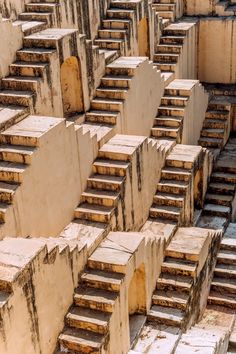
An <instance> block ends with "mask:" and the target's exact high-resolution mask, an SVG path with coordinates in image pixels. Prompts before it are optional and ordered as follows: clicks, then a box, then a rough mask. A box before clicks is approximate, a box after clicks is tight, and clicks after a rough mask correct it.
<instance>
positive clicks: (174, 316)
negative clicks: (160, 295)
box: [148, 305, 184, 327]
mask: <svg viewBox="0 0 236 354" xmlns="http://www.w3.org/2000/svg"><path fill="white" fill-rule="evenodd" d="M148 320H149V321H150V322H155V323H158V324H165V325H167V326H177V327H181V326H182V324H183V322H184V312H183V311H182V310H179V309H176V308H168V307H163V306H156V305H154V306H152V307H151V309H150V310H149V311H148Z"/></svg>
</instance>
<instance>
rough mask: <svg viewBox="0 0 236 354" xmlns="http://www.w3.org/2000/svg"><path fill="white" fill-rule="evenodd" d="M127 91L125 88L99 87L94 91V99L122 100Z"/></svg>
mask: <svg viewBox="0 0 236 354" xmlns="http://www.w3.org/2000/svg"><path fill="white" fill-rule="evenodd" d="M127 92H128V90H127V89H125V88H112V87H108V88H107V87H99V88H97V89H96V97H98V98H104V99H115V100H116V99H118V100H124V99H125V98H126V95H127Z"/></svg>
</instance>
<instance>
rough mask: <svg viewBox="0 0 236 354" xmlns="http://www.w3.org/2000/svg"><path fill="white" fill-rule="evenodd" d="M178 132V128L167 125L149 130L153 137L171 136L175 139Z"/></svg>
mask: <svg viewBox="0 0 236 354" xmlns="http://www.w3.org/2000/svg"><path fill="white" fill-rule="evenodd" d="M179 133H180V129H179V128H176V127H168V126H160V127H157V126H156V127H154V128H152V130H151V134H152V136H153V137H155V138H171V139H175V140H176V139H177V138H178V135H179Z"/></svg>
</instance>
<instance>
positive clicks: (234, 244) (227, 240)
mask: <svg viewBox="0 0 236 354" xmlns="http://www.w3.org/2000/svg"><path fill="white" fill-rule="evenodd" d="M220 249H221V250H228V251H233V252H236V239H235V238H234V237H231V236H230V237H227V235H225V236H224V238H223V239H222V240H221V244H220Z"/></svg>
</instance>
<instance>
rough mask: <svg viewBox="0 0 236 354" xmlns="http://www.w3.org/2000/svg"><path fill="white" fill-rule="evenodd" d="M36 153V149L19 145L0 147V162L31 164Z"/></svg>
mask: <svg viewBox="0 0 236 354" xmlns="http://www.w3.org/2000/svg"><path fill="white" fill-rule="evenodd" d="M34 151H35V148H34V147H30V146H18V145H5V144H1V145H0V160H3V161H9V162H16V163H22V164H30V163H31V162H32V156H33V153H34Z"/></svg>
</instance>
